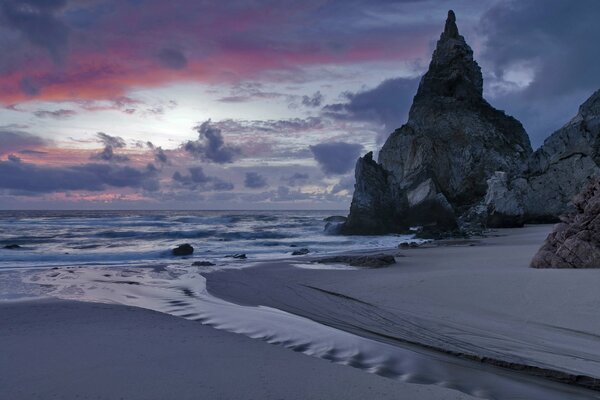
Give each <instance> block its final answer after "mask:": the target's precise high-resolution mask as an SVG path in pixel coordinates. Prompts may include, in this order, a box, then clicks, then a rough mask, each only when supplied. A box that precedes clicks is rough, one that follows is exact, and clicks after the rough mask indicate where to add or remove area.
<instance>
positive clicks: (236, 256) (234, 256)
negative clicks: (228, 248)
mask: <svg viewBox="0 0 600 400" xmlns="http://www.w3.org/2000/svg"><path fill="white" fill-rule="evenodd" d="M225 257H227V258H235V259H238V260H245V259H246V258H248V257H246V254H245V253H236V254H230V255H227V256H225Z"/></svg>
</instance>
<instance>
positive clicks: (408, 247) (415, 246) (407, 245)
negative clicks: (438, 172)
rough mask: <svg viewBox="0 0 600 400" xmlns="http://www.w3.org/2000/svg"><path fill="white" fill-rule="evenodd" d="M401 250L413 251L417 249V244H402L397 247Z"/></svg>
mask: <svg viewBox="0 0 600 400" xmlns="http://www.w3.org/2000/svg"><path fill="white" fill-rule="evenodd" d="M398 247H399V248H401V249H415V248H417V247H419V244H418V243H416V242H402V243H400V244H399V245H398Z"/></svg>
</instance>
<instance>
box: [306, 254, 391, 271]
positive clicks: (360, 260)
mask: <svg viewBox="0 0 600 400" xmlns="http://www.w3.org/2000/svg"><path fill="white" fill-rule="evenodd" d="M316 262H318V263H319V264H348V265H350V266H353V267H365V268H381V267H386V266H388V265H392V264H395V263H396V259H395V258H394V256H392V255H389V254H378V255H366V256H333V257H326V258H321V259H319V260H316Z"/></svg>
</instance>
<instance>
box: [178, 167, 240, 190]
mask: <svg viewBox="0 0 600 400" xmlns="http://www.w3.org/2000/svg"><path fill="white" fill-rule="evenodd" d="M188 171H189V175H183V174H181V173H180V172H179V171H176V172H175V173H174V174H173V180H174V181H175V182H177V183H179V184H180V185H182V186H185V187H187V188H189V189H202V190H206V191H210V190H214V191H220V190H232V189H233V187H234V186H233V184H232V183H231V182H226V181H224V180H222V179H221V178H218V177H216V176H208V175H206V174H205V173H204V169H203V168H202V167H191V168H188Z"/></svg>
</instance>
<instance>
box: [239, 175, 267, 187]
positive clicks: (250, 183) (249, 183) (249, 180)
mask: <svg viewBox="0 0 600 400" xmlns="http://www.w3.org/2000/svg"><path fill="white" fill-rule="evenodd" d="M244 186H245V187H247V188H249V189H260V188H264V187H265V186H267V179H266V178H265V177H264V176H262V175H260V174H259V173H257V172H246V178H245V179H244Z"/></svg>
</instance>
